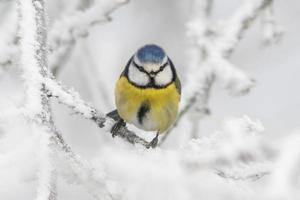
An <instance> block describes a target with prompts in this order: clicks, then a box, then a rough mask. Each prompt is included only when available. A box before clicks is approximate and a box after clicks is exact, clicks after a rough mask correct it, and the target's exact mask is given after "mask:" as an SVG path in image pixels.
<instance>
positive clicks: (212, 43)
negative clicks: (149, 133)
mask: <svg viewBox="0 0 300 200" xmlns="http://www.w3.org/2000/svg"><path fill="white" fill-rule="evenodd" d="M272 2H273V1H272V0H254V1H252V0H246V1H245V2H244V3H243V4H242V5H241V6H240V7H239V8H238V9H237V11H236V12H235V13H234V14H233V15H232V16H231V17H229V19H228V20H226V21H217V22H215V21H212V20H211V18H210V11H207V10H209V9H208V8H210V9H211V7H212V5H211V4H212V1H210V0H206V1H202V0H194V1H193V6H192V8H193V9H192V12H191V20H190V21H189V22H188V24H187V35H188V37H189V39H190V41H191V44H192V49H191V55H192V56H191V58H190V59H189V60H190V69H191V70H190V72H189V74H188V77H189V79H188V82H187V83H186V85H185V86H184V88H183V94H182V100H181V110H180V113H179V116H178V118H177V122H176V123H175V124H174V126H177V125H178V122H179V121H180V120H181V118H182V116H184V114H185V113H187V112H188V111H189V110H193V113H194V114H193V117H192V120H191V121H192V122H193V126H194V127H197V126H198V121H199V120H200V119H201V118H202V117H204V116H206V115H208V114H209V113H210V111H209V108H208V100H209V94H210V90H211V87H212V85H213V84H214V82H215V80H220V81H221V83H222V85H223V86H224V88H225V89H227V90H228V91H229V93H230V94H232V95H243V94H247V93H248V92H249V91H250V90H251V88H252V87H253V86H254V80H253V79H252V78H250V77H249V76H248V75H247V74H245V73H244V72H243V71H242V70H240V69H238V68H237V67H236V66H234V65H233V64H232V63H231V62H230V61H229V60H228V59H229V56H230V55H231V54H232V52H233V51H234V49H235V47H236V45H237V44H238V42H239V41H240V40H241V39H242V37H243V36H244V33H245V31H246V30H247V29H248V28H249V27H250V26H251V24H252V23H253V22H254V21H255V20H256V19H257V18H258V17H259V16H261V14H263V11H265V10H266V9H269V7H270V6H271V4H272ZM171 130H172V129H170V130H169V131H168V133H169V132H170V131H171ZM168 133H167V134H165V136H164V138H163V139H162V142H163V141H164V140H165V138H166V137H167V136H168ZM197 134H198V131H197V128H193V133H192V136H193V137H197Z"/></svg>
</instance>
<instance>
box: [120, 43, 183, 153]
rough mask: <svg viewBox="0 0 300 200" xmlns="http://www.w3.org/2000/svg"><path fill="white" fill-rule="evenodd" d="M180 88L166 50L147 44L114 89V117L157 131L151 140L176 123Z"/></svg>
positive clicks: (146, 129) (128, 64)
mask: <svg viewBox="0 0 300 200" xmlns="http://www.w3.org/2000/svg"><path fill="white" fill-rule="evenodd" d="M180 95H181V85H180V81H179V78H178V77H177V73H176V70H175V67H174V65H173V63H172V61H171V60H170V58H169V57H168V56H167V54H166V53H165V51H164V50H163V49H162V48H161V47H159V46H157V45H154V44H148V45H145V46H143V47H141V48H140V49H138V51H137V52H136V53H135V54H134V55H133V56H132V57H131V58H130V60H129V61H128V63H127V65H126V67H125V69H124V71H123V72H122V74H121V76H120V78H119V80H118V81H117V84H116V87H115V104H116V107H117V114H118V115H119V116H120V117H121V118H122V120H124V121H125V122H126V123H130V124H133V125H135V126H136V127H138V128H140V129H142V130H145V131H157V135H156V137H155V138H154V139H153V140H152V142H151V143H152V144H151V145H152V147H153V146H156V144H157V141H158V135H159V134H161V133H164V132H165V131H166V130H167V129H168V128H169V127H170V126H171V125H172V124H173V123H174V121H175V120H176V117H177V113H178V107H179V102H180Z"/></svg>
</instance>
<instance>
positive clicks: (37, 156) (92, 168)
mask: <svg viewBox="0 0 300 200" xmlns="http://www.w3.org/2000/svg"><path fill="white" fill-rule="evenodd" d="M42 2H43V1H34V4H32V1H31V0H24V1H23V0H22V1H19V9H20V13H22V15H21V16H20V17H19V25H20V30H19V31H20V32H19V36H20V43H19V46H16V45H13V44H12V42H11V37H9V36H8V35H9V34H7V33H8V32H10V31H9V30H7V32H6V31H3V29H2V28H0V30H1V31H0V33H1V34H0V35H1V36H3V38H5V39H4V40H3V41H1V44H0V46H1V48H0V51H1V52H0V65H1V67H0V69H1V70H2V71H0V93H1V96H2V97H5V98H0V110H1V112H0V169H1V170H0V176H1V177H2V178H1V179H2V181H0V199H8V200H14V199H20V198H22V199H37V200H44V199H45V200H46V199H51V198H52V199H57V200H59V199H74V200H76V199H87V200H89V199H124V200H127V199H128V200H129V199H130V200H134V199H145V200H148V199H151V200H153V199H172V200H177V199H178V200H185V199H186V200H190V199H191V200H192V199H211V200H218V199H237V200H240V199H264V200H275V199H292V200H293V199H295V200H296V199H299V197H300V193H299V191H298V188H299V183H300V182H299V178H300V175H299V153H300V149H299V142H300V137H299V131H297V130H296V131H294V132H292V133H290V132H289V131H285V132H282V133H281V135H280V137H277V138H276V137H274V136H273V135H272V132H271V133H270V132H269V131H268V127H267V126H266V127H265V126H264V125H263V124H264V121H263V120H258V119H254V117H249V116H247V115H244V116H241V117H229V116H230V115H232V113H228V115H227V116H228V117H226V119H224V124H223V125H222V126H220V127H219V126H215V127H214V131H212V132H210V131H205V130H201V131H200V129H194V131H195V130H197V134H198V135H196V136H197V137H196V138H192V137H190V136H191V135H190V134H189V132H190V129H192V128H191V121H192V123H194V125H197V126H198V125H199V122H201V123H202V121H199V120H200V119H202V118H197V117H195V118H194V119H192V120H190V119H191V118H186V117H184V119H181V120H180V121H179V123H178V125H177V126H176V127H175V128H174V130H172V132H171V135H172V137H173V136H175V138H176V140H180V142H178V143H179V144H180V145H176V144H177V143H176V141H174V140H173V141H172V140H168V143H164V145H162V146H160V147H157V148H155V149H147V148H145V147H144V146H143V144H144V143H143V141H140V140H139V139H140V138H138V136H140V135H142V133H140V132H141V131H140V130H139V129H135V128H133V127H131V126H129V127H128V128H129V130H133V131H132V132H130V131H129V130H127V129H125V128H123V129H122V133H127V134H128V135H129V136H128V138H129V139H128V138H127V140H126V139H125V140H124V138H122V137H115V138H111V136H110V134H107V132H109V131H110V129H111V127H112V126H113V124H114V120H112V119H110V118H107V117H106V116H105V114H104V113H107V112H108V110H104V109H102V108H106V109H108V108H107V107H109V104H110V105H113V102H110V101H108V100H109V99H110V98H109V97H106V96H105V94H102V96H101V95H99V96H101V98H106V99H101V98H97V100H96V101H99V100H100V102H92V101H93V99H91V98H89V97H88V95H86V94H87V93H88V92H87V90H91V91H92V92H97V89H98V88H100V89H101V88H104V89H105V90H106V91H107V92H108V93H107V94H109V95H111V94H112V93H113V92H112V91H111V90H110V89H109V88H110V83H111V82H110V81H111V80H112V79H113V78H117V76H118V75H119V74H117V75H115V76H114V77H112V76H110V72H112V73H113V71H114V70H112V69H110V68H109V66H111V65H108V68H103V67H105V66H106V65H107V63H105V59H103V57H99V58H98V57H97V59H95V63H94V66H93V67H94V68H96V70H94V71H93V72H92V73H91V71H90V72H86V70H87V69H86V68H85V67H86V66H87V65H89V64H91V62H85V61H89V60H90V59H93V56H95V55H96V53H95V52H96V51H97V50H93V51H86V49H84V48H83V49H81V47H83V46H84V45H82V43H84V42H85V39H87V38H85V37H87V36H88V35H87V34H92V33H93V31H94V30H92V29H91V26H94V22H98V21H99V20H100V21H101V22H108V21H109V20H110V18H109V17H108V15H109V14H111V12H112V11H115V9H116V8H118V7H119V5H121V4H123V3H125V2H126V1H109V0H105V1H91V2H90V5H89V6H88V7H87V8H85V9H79V8H78V6H75V4H80V2H81V0H78V1H77V2H76V3H74V5H72V6H70V7H71V8H72V9H74V10H73V12H72V9H71V8H70V10H71V11H70V10H69V11H70V12H68V13H63V14H62V16H65V17H62V18H61V19H62V20H61V21H59V20H57V19H56V21H55V20H54V25H53V26H52V31H48V33H49V34H50V40H49V44H50V46H51V49H50V50H51V51H53V52H51V51H50V52H47V55H48V56H49V59H50V63H52V62H53V63H54V62H57V63H59V64H61V65H62V66H60V67H64V66H63V65H65V64H66V63H68V62H69V64H68V68H67V66H65V67H66V71H65V72H64V73H62V74H60V77H59V78H60V79H61V81H57V77H53V76H52V74H51V72H48V71H45V72H46V73H45V74H43V73H42V71H41V68H42V67H45V66H44V65H41V62H40V61H41V60H40V59H41V57H40V56H38V55H36V50H37V48H38V47H40V46H39V45H41V44H39V43H38V40H37V38H36V36H37V35H36V33H37V32H38V31H37V30H38V29H37V28H38V27H36V26H35V25H37V24H36V21H35V19H36V18H35V17H36V16H35V14H36V13H35V12H34V8H36V9H39V10H43V6H44V4H43V3H42ZM53 2H54V1H52V0H51V1H48V2H47V3H49V4H53ZM262 2H265V3H266V2H268V1H263V0H255V1H245V3H243V4H242V7H240V8H238V9H237V12H236V13H234V14H233V15H231V17H229V18H228V20H225V21H223V20H221V21H219V20H217V22H214V20H212V19H211V18H210V14H208V13H209V12H210V11H208V10H207V9H208V7H209V6H208V4H209V1H199V0H195V1H194V5H195V7H193V9H194V11H193V12H192V13H189V16H190V17H191V19H189V22H187V23H186V19H184V20H183V21H184V24H185V25H186V24H187V26H186V29H187V37H188V39H189V41H190V44H189V45H191V46H192V48H190V47H189V48H190V49H191V51H188V54H189V56H190V60H188V61H187V64H189V65H190V66H189V70H190V71H189V72H187V70H184V73H186V74H187V75H186V76H187V77H186V80H184V81H183V83H184V88H183V93H182V105H181V106H182V110H184V108H186V107H187V106H189V104H190V103H191V99H193V97H194V96H195V95H196V96H198V100H197V103H198V104H196V105H195V106H194V107H189V109H191V110H196V111H197V110H198V111H199V109H203V110H200V112H202V114H203V115H207V114H208V113H207V111H208V110H206V109H208V104H209V103H210V102H211V101H210V99H209V96H210V94H211V91H213V90H212V86H213V85H214V82H215V81H218V82H219V83H220V85H221V86H223V88H225V89H226V92H228V93H229V94H231V95H233V96H238V95H244V94H248V92H249V91H250V90H251V88H252V87H253V86H254V81H253V79H252V78H250V77H249V76H248V73H246V72H244V71H246V70H245V67H244V66H242V65H243V63H244V64H245V62H246V61H245V62H243V63H242V64H241V63H240V64H238V63H236V62H235V61H234V60H229V56H230V54H231V53H232V50H239V49H237V48H236V46H237V44H238V42H239V41H240V39H241V38H240V36H244V32H245V30H246V29H244V28H243V24H242V23H243V22H245V20H246V21H247V20H249V19H251V20H254V18H255V19H256V18H262V19H265V21H262V29H263V32H262V33H263V37H264V38H265V40H267V41H272V43H273V42H275V41H277V40H278V36H279V35H280V34H281V29H280V28H278V27H279V26H278V25H277V23H275V18H274V13H273V12H269V11H270V10H268V9H269V8H268V9H266V10H264V11H266V12H267V13H268V14H267V16H265V15H263V14H264V12H262V13H261V14H262V15H260V14H259V15H258V10H260V9H261V7H262ZM54 3H55V2H54ZM56 3H58V1H57V2H56ZM68 3H69V4H70V2H68ZM81 3H82V2H81ZM133 3H134V2H130V3H129V4H128V5H125V6H124V9H125V8H126V7H128V9H132V8H131V7H130V6H131V4H133ZM135 3H136V4H138V2H135ZM152 3H153V2H152ZM160 3H161V4H162V5H164V4H163V3H162V2H160ZM218 3H219V2H218ZM72 4H73V3H72ZM174 4H176V5H177V4H180V5H181V4H182V5H183V4H186V3H183V2H181V3H178V2H177V3H174ZM222 5H223V4H222ZM0 6H1V5H0ZM164 6H166V5H164ZM167 7H168V9H175V8H173V7H172V6H171V4H170V5H167ZM197 8H200V9H199V10H200V11H201V12H198V11H199V10H198V9H197ZM138 9H139V7H138ZM147 9H149V10H151V7H150V8H147ZM160 9H162V8H160ZM180 9H183V8H180ZM163 10H164V9H163ZM116 11H117V10H116ZM130 11H132V10H130ZM151 12H153V10H152V11H151ZM205 12H208V13H206V14H204V13H205ZM276 13H277V11H276ZM121 14H122V13H121ZM121 14H120V15H121ZM0 15H1V14H0ZM278 15H280V11H279V12H278ZM60 16H61V15H60ZM265 17H266V18H265ZM9 20H10V21H13V18H9ZM116 21H118V19H117V18H116ZM270 21H271V22H270ZM0 23H1V25H2V22H1V21H0ZM5 23H7V25H6V26H7V27H9V25H8V24H9V23H8V22H5ZM11 24H14V23H11ZM55 24H56V25H55ZM59 24H60V25H59ZM170 24H171V23H170ZM199 24H201V25H203V26H199ZM6 26H4V27H6ZM164 26H167V25H164ZM94 27H95V28H96V27H97V26H94ZM103 28H107V26H103ZM123 28H124V27H122V29H123ZM181 28H182V27H181ZM249 28H250V27H249ZM45 30H46V29H45ZM70 30H72V31H70ZM118 30H120V29H118ZM124 30H125V29H124ZM147 30H148V29H147ZM208 30H210V31H211V33H212V32H215V33H217V34H215V35H214V34H212V35H210V36H207V35H206V34H205V33H207V31H208ZM114 31H115V30H114ZM128 31H129V30H128ZM112 32H113V31H112ZM124 32H126V31H124ZM130 33H131V32H130ZM125 35H126V34H125V33H124V38H126V37H125ZM97 37H99V38H102V36H99V35H97ZM92 38H95V36H93V37H92ZM99 38H98V39H99ZM52 39H53V40H52ZM98 39H97V40H93V41H94V43H95V44H94V45H96V46H101V45H102V44H101V42H99V41H100V39H99V41H98ZM102 39H103V38H102ZM55 41H60V42H57V43H55ZM70 41H71V44H69V43H68V42H70ZM64 42H66V43H64ZM75 43H81V44H80V45H78V46H75V45H74V44H75ZM55 45H57V46H55ZM60 45H62V46H64V45H66V46H65V47H67V48H65V49H64V48H63V47H61V46H60ZM89 45H90V44H89ZM110 45H111V47H110V48H108V49H107V51H108V52H109V51H110V50H111V49H113V50H114V54H113V55H111V56H110V59H112V60H113V61H112V62H115V60H118V59H119V57H121V56H120V54H119V53H118V49H121V48H123V47H122V46H121V45H119V46H117V45H115V43H114V41H112V42H111V43H110ZM108 46H109V45H108ZM132 46H133V45H132ZM106 47H107V46H106ZM59 48H63V50H62V54H60V55H61V56H62V57H63V59H65V61H66V62H64V61H62V60H61V58H62V57H59V56H58V57H56V56H57V54H59V52H60V50H59ZM86 48H87V49H89V48H90V46H86ZM124 48H126V47H124ZM274 48H275V47H274ZM276 48H279V47H276ZM72 49H74V50H75V49H77V50H76V51H77V54H75V55H74V56H75V57H77V58H78V60H81V61H83V62H79V63H76V62H77V59H73V58H72V56H70V55H71V54H70V55H68V56H66V54H65V53H66V51H73V50H72ZM203 49H206V50H207V52H210V54H207V55H208V57H206V55H205V53H204V54H202V53H203V52H202V51H201V50H203ZM19 51H20V52H19ZM76 51H74V52H75V53H76ZM105 52H106V49H105V50H104V51H102V52H101V54H103V55H106V54H105ZM171 52H172V51H171ZM201 52H202V53H201ZM56 53H57V54H56ZM86 54H89V56H90V57H87V56H86ZM127 54H130V53H128V52H127V53H126V55H127ZM50 55H51V56H50ZM19 56H20V57H19ZM48 56H47V57H48ZM52 56H53V57H52ZM83 57H84V58H83ZM55 59H57V60H55ZM176 59H177V58H176V57H175V58H174V60H176ZM6 60H19V62H18V67H17V66H14V65H15V64H14V62H12V63H11V64H8V65H7V66H8V67H7V66H6V67H2V61H3V62H4V61H6ZM74 60H75V61H74ZM103 60H104V62H103ZM44 61H45V60H44ZM67 61H68V62H67ZM44 64H45V65H46V64H47V63H46V61H45V62H44ZM50 65H52V64H50ZM76 65H82V66H80V67H81V68H80V70H78V68H75V67H74V66H76ZM70 66H72V67H71V69H70ZM99 66H100V67H101V68H100V67H99ZM20 69H21V70H20ZM44 70H45V69H44ZM72 70H73V71H72ZM179 70H180V69H179ZM181 70H182V69H181ZM74 71H75V72H76V73H77V74H76V73H74ZM269 71H271V69H269ZM101 72H102V73H103V74H101V75H95V79H96V82H97V83H101V84H103V85H101V87H99V86H94V87H95V88H97V89H95V88H89V87H93V84H91V82H90V84H88V85H89V87H86V86H85V85H84V84H81V82H80V80H79V78H78V77H77V76H78V73H83V74H84V73H89V74H88V75H87V77H88V79H93V73H101ZM59 73H61V72H59ZM61 75H62V76H61ZM84 75H85V74H84ZM66 77H67V78H66ZM72 80H75V82H73V83H72ZM87 81H91V80H87ZM67 85H68V86H69V85H70V86H71V87H70V88H71V89H69V87H68V86H67ZM44 86H45V87H44ZM213 89H214V88H213ZM77 91H80V92H77ZM46 92H47V93H46ZM98 92H99V91H98ZM279 92H280V91H279ZM266 93H267V91H266ZM45 94H47V95H48V96H47V98H46V99H48V97H49V98H50V97H51V99H52V100H53V102H59V103H61V104H63V105H60V107H57V106H56V105H55V104H54V105H51V107H52V108H54V109H53V111H51V113H52V112H53V113H54V115H53V116H54V123H53V124H51V123H52V122H51V120H52V117H51V116H52V114H51V113H50V112H49V113H48V114H49V117H50V118H48V120H49V121H50V122H49V123H48V124H43V123H41V121H39V120H35V119H36V118H39V117H41V116H39V114H40V113H43V112H45V110H43V104H44V103H45V101H43V100H42V98H41V96H42V95H45ZM199 97H200V98H199ZM85 99H87V100H85ZM44 100H45V99H44ZM88 101H91V102H92V103H87V102H88ZM105 101H108V103H106V104H107V105H105V106H103V107H101V106H95V107H94V106H93V104H94V105H97V103H98V104H104V102H105ZM221 101H223V99H222V100H221ZM232 101H234V100H232ZM270 103H272V102H270ZM66 106H67V107H69V108H70V109H71V111H73V112H74V113H73V114H78V116H77V118H76V117H72V116H70V115H69V113H67V114H65V113H64V110H63V107H66ZM222 106H224V107H226V106H227V104H226V103H223V104H222ZM99 107H100V108H101V109H99V110H98V109H96V108H99ZM213 110H214V112H215V113H216V112H218V109H215V108H214V107H213ZM24 111H25V115H24ZM213 115H214V114H213ZM183 116H186V113H185V114H183ZM83 117H84V118H86V119H89V120H87V122H84V120H83V119H82V118H83ZM257 117H258V118H260V116H257ZM72 118H73V119H74V118H76V120H77V121H75V123H74V121H72V120H73V119H72ZM90 122H93V123H90ZM85 123H86V124H85ZM95 123H96V124H95ZM192 126H193V125H192ZM57 127H59V129H58V128H57ZM66 127H69V129H67V128H66ZM78 127H80V128H79V129H78ZM91 127H92V128H91ZM77 129H78V130H77ZM202 133H203V134H202ZM130 134H137V136H136V137H132V135H131V136H130ZM179 134H180V135H181V136H178V135H179ZM134 136H135V135H134ZM140 137H142V136H140ZM183 137H185V139H182V138H183ZM125 138H126V137H125ZM168 139H169V138H168ZM129 140H131V142H133V143H136V144H135V145H132V144H130V143H128V141H129ZM90 141H92V142H93V143H89V142H90ZM137 141H140V143H141V144H142V145H140V144H139V143H138V142H137ZM129 142H130V141H129ZM91 144H92V145H91ZM71 147H72V148H71ZM75 152H76V153H75ZM3 180H4V181H3ZM51 195H52V196H51ZM52 199H51V200H52Z"/></svg>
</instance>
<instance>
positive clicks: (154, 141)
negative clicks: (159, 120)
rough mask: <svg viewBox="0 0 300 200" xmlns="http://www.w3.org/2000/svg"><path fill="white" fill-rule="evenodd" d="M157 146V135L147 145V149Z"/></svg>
mask: <svg viewBox="0 0 300 200" xmlns="http://www.w3.org/2000/svg"><path fill="white" fill-rule="evenodd" d="M157 144H158V133H157V134H156V136H155V138H153V139H152V141H151V142H149V143H148V145H147V148H148V149H149V148H150V147H151V148H155V147H156V146H157Z"/></svg>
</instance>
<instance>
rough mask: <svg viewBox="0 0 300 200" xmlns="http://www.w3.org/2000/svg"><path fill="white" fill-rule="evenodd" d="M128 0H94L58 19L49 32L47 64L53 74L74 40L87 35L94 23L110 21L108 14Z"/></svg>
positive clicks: (68, 52)
mask: <svg viewBox="0 0 300 200" xmlns="http://www.w3.org/2000/svg"><path fill="white" fill-rule="evenodd" d="M126 3H128V0H111V1H99V0H96V1H95V2H94V3H93V4H91V5H90V4H87V5H89V6H90V7H89V8H87V9H82V8H81V6H80V9H79V10H77V11H76V12H73V13H71V14H68V15H66V16H64V17H63V18H62V19H60V20H58V21H57V22H56V23H55V24H54V25H53V27H52V29H51V31H50V33H49V41H50V49H51V51H52V52H53V53H52V54H51V56H50V58H49V61H50V63H49V66H50V69H51V71H52V73H53V74H54V75H57V74H58V73H59V71H60V70H62V68H63V66H64V64H65V63H66V62H67V60H68V58H69V56H70V55H71V53H72V51H73V49H74V46H75V44H76V41H77V40H78V39H79V38H85V37H87V36H88V35H89V32H90V28H91V27H92V26H94V25H96V24H100V23H105V22H108V21H111V18H110V14H111V13H112V12H114V11H115V10H116V9H118V8H119V7H120V6H122V5H124V4H126Z"/></svg>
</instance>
